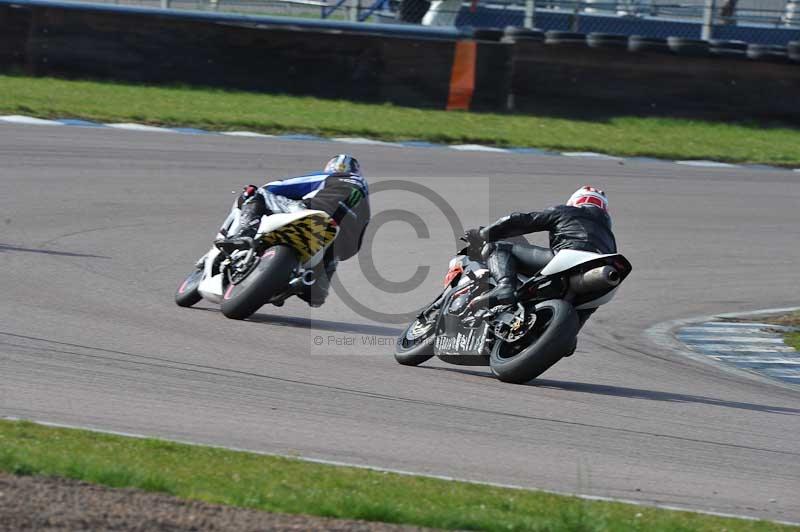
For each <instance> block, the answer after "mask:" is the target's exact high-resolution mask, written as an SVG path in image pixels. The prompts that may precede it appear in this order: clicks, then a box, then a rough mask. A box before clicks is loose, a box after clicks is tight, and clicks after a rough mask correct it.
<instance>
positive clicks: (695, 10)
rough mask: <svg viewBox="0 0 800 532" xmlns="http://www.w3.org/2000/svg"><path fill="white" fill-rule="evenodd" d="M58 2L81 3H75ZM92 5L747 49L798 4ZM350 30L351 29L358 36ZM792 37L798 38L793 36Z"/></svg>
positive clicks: (131, 0)
mask: <svg viewBox="0 0 800 532" xmlns="http://www.w3.org/2000/svg"><path fill="white" fill-rule="evenodd" d="M34 1H35V0H34ZM62 2H63V3H65V4H68V3H72V2H76V3H81V4H83V3H84V2H83V0H62ZM93 3H94V4H96V5H97V4H103V5H109V4H110V5H115V6H142V7H150V8H159V7H160V8H164V7H168V8H170V9H172V10H191V11H201V12H209V11H210V12H214V13H222V12H224V13H231V14H240V15H258V16H270V17H276V18H281V17H293V18H295V19H297V22H296V23H299V24H306V23H308V24H312V23H313V22H318V23H319V22H322V23H324V22H327V21H331V22H334V21H337V22H342V21H349V22H351V23H353V24H355V25H356V26H359V29H358V30H360V31H365V30H367V28H362V27H361V26H362V25H363V24H364V23H366V24H374V23H378V24H381V25H390V26H392V27H393V28H395V29H397V31H399V32H403V33H405V32H409V35H412V36H430V37H432V38H436V37H435V35H437V34H419V33H416V30H415V29H414V28H416V29H417V30H420V31H425V30H433V29H434V28H439V29H450V30H455V29H456V27H459V28H461V30H458V31H462V33H456V34H452V33H451V34H448V37H447V38H452V37H453V36H454V35H464V33H463V31H468V27H504V26H507V25H511V26H522V27H529V28H533V27H538V28H542V29H556V30H573V31H600V32H608V33H622V34H641V35H646V36H660V37H663V36H667V35H678V36H683V37H693V38H697V37H701V38H704V39H710V38H727V39H731V38H733V39H743V40H747V41H754V42H773V39H772V38H770V37H765V36H764V35H757V34H756V33H754V32H757V31H761V30H760V29H761V28H763V29H766V28H774V29H780V30H783V33H781V35H780V37H779V38H777V39H776V41H777V42H784V43H785V42H786V41H787V40H800V0H93ZM300 20H302V21H304V22H300ZM681 24H682V26H681ZM356 26H353V27H351V29H352V30H353V31H358V30H357V29H356ZM745 27H747V28H750V30H748V31H749V33H747V32H745V33H744V34H743V33H742V32H741V31H739V32H737V31H735V30H736V28H745ZM400 28H404V29H402V30H401V29H400ZM654 28H655V29H654ZM728 29H731V30H732V31H729V30H728ZM787 30H788V31H789V33H788V34H787ZM792 30H797V31H798V33H797V35H796V36H794V34H793V31H792ZM381 31H390V30H387V29H386V28H384V29H383V30H381ZM391 31H394V30H391ZM762 33H763V32H762ZM787 35H788V37H787Z"/></svg>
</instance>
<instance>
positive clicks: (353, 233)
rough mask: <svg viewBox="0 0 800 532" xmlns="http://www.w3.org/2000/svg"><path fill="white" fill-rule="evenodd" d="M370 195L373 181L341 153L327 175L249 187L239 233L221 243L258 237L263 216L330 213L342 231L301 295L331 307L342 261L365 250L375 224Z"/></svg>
mask: <svg viewBox="0 0 800 532" xmlns="http://www.w3.org/2000/svg"><path fill="white" fill-rule="evenodd" d="M368 196H369V189H368V187H367V181H366V180H365V179H364V177H363V176H362V175H361V166H360V165H359V163H358V161H357V160H356V159H355V158H354V157H352V156H350V155H347V154H339V155H337V156H336V157H334V158H332V159H331V160H330V161H328V163H327V164H326V165H325V169H324V170H323V171H322V172H321V173H317V174H310V175H305V176H300V177H294V178H289V179H284V180H280V181H272V182H270V183H267V184H266V185H264V186H262V187H257V186H255V185H248V186H246V187H244V192H242V194H241V195H240V196H239V198H238V199H237V206H238V207H239V208H240V209H241V214H240V218H239V229H238V231H236V233H235V234H232V235H229V234H228V233H227V227H225V226H223V227H222V229H220V234H221V236H223V237H225V239H224V240H221V241H220V242H221V243H223V244H224V243H225V242H231V243H233V242H235V240H236V239H237V238H240V237H245V236H248V237H253V236H255V234H256V231H257V230H258V226H259V224H260V223H261V217H262V216H263V215H269V214H275V213H289V212H295V211H298V210H302V209H312V210H320V211H324V212H326V213H327V214H328V215H329V216H330V217H331V218H333V220H334V222H336V224H337V225H338V227H339V232H338V234H337V236H336V240H335V241H334V242H333V243H332V244H330V245H329V246H328V248H327V249H326V250H325V254H324V257H323V260H322V261H321V262H320V264H319V265H318V266H316V267H315V268H314V274H315V279H316V282H315V283H314V284H313V285H311V286H310V287H308V288H307V289H306V291H305V292H303V293H301V294H300V297H301V298H302V299H304V300H305V301H306V302H307V303H308V304H309V305H311V306H312V307H319V306H321V305H322V304H323V303H324V302H325V298H326V297H327V295H328V290H329V287H330V280H331V278H332V277H333V274H334V272H335V271H336V267H337V266H338V263H339V261H340V260H346V259H349V258H350V257H352V256H354V255H355V254H356V253H358V250H359V249H360V248H361V241H362V238H363V236H364V231H365V230H366V227H367V224H368V223H369V220H370V206H369V197H368Z"/></svg>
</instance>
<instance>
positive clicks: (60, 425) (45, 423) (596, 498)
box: [0, 416, 800, 526]
mask: <svg viewBox="0 0 800 532" xmlns="http://www.w3.org/2000/svg"><path fill="white" fill-rule="evenodd" d="M0 419H7V420H9V421H22V420H24V421H30V422H31V423H36V424H37V425H43V426H45V427H55V428H64V429H80V430H88V431H91V432H97V433H100V434H111V435H114V436H124V437H127V438H137V439H153V438H155V439H159V440H162V441H170V442H175V443H182V444H184V445H191V446H194V447H210V448H212V449H225V450H228V451H235V452H240V453H250V454H257V455H260V456H276V457H280V458H289V459H293V460H300V461H303V462H310V463H313V464H322V465H330V466H337V467H353V468H356V469H366V470H368V471H378V472H381V473H384V472H385V473H394V474H395V475H402V476H414V477H423V478H433V479H437V480H445V481H448V482H464V483H467V484H476V485H480V486H492V487H495V488H505V489H511V490H520V491H532V492H533V491H538V492H540V493H550V494H553V495H564V496H567V497H576V498H578V499H584V500H588V501H604V502H619V503H623V504H630V505H633V506H639V507H645V508H660V509H662V510H672V511H676V512H692V513H698V514H703V515H714V516H717V517H730V518H733V519H744V520H747V521H767V522H770V523H778V524H782V525H790V526H800V522H799V523H794V522H791V521H771V520H769V519H764V518H762V517H753V516H750V515H739V514H730V513H724V512H713V511H708V510H698V509H695V508H690V507H682V506H673V505H668V504H657V503H646V502H642V501H635V500H631V499H618V498H615V497H602V496H599V495H581V494H579V493H573V492H568V491H555V490H546V489H539V488H529V487H525V486H518V485H515V484H502V483H499V482H484V481H480V480H470V479H466V478H458V477H451V476H446V475H435V474H431V473H416V472H414V471H408V470H404V469H392V468H387V467H377V466H371V465H365V464H352V463H349V462H340V461H338V460H325V459H321V458H306V457H303V456H297V455H285V454H279V453H267V452H264V451H254V450H251V449H243V448H241V447H227V446H224V445H210V444H207V443H197V442H192V441H187V440H178V439H171V438H161V437H158V436H148V435H146V434H138V433H133V432H119V431H115V430H104V429H98V428H95V427H89V426H82V425H70V424H66V423H53V422H50V421H39V420H35V419H27V418H19V417H14V416H5V417H2V418H0Z"/></svg>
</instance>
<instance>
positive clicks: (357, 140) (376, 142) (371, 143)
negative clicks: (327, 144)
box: [330, 137, 403, 148]
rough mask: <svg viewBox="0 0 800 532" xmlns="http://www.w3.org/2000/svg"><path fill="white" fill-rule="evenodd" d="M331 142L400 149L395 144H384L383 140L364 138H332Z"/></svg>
mask: <svg viewBox="0 0 800 532" xmlns="http://www.w3.org/2000/svg"><path fill="white" fill-rule="evenodd" d="M330 140H332V141H333V142H344V143H345V144H364V145H369V146H391V147H393V148H397V147H402V146H403V145H402V144H398V143H396V142H386V141H383V140H375V139H367V138H364V137H333V138H332V139H330Z"/></svg>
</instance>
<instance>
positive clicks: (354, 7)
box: [347, 0, 361, 22]
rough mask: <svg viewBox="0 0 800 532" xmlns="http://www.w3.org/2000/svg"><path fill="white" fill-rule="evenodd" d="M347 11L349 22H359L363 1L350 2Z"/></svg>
mask: <svg viewBox="0 0 800 532" xmlns="http://www.w3.org/2000/svg"><path fill="white" fill-rule="evenodd" d="M347 11H348V13H347V15H348V16H347V18H348V20H350V22H358V15H359V14H360V13H361V0H350V3H349V5H348V7H347Z"/></svg>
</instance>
